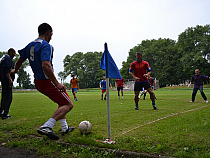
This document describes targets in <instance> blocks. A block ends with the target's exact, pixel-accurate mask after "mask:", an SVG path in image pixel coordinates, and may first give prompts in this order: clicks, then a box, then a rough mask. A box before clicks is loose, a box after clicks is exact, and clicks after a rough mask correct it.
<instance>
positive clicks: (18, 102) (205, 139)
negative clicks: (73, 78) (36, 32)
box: [0, 86, 210, 158]
mask: <svg viewBox="0 0 210 158" xmlns="http://www.w3.org/2000/svg"><path fill="white" fill-rule="evenodd" d="M209 87H210V86H207V87H206V88H204V92H205V94H206V96H207V98H210V90H209ZM154 92H155V95H156V97H157V100H156V105H157V107H158V109H159V110H157V111H154V110H153V108H152V105H151V100H150V99H149V95H148V94H147V96H146V100H140V102H139V108H140V109H139V110H137V111H135V110H134V100H133V98H134V92H132V91H124V100H122V99H120V100H119V99H118V97H117V92H116V91H112V90H111V91H110V111H111V139H112V140H115V141H116V143H115V144H114V145H113V144H112V145H110V144H103V143H99V142H96V141H94V140H96V139H97V140H105V139H106V138H107V136H108V134H107V104H106V103H107V102H106V101H104V100H103V101H101V100H100V94H101V91H100V90H99V89H85V90H79V91H78V93H77V97H78V101H77V102H74V108H73V109H72V111H70V112H69V113H68V114H67V122H68V125H69V126H74V127H75V128H76V129H75V131H73V132H72V133H69V134H68V135H66V136H63V137H62V136H61V134H60V131H59V130H60V129H61V125H60V122H59V121H58V122H57V123H56V124H55V126H54V128H53V130H54V132H55V133H56V134H58V135H59V136H60V139H59V142H56V141H52V140H49V139H48V138H47V137H46V136H40V135H39V134H38V133H37V131H36V130H37V129H38V128H39V127H40V126H41V125H43V124H44V123H45V122H46V121H47V120H48V119H49V118H50V117H51V115H52V114H53V112H54V111H55V110H56V108H57V105H56V104H55V103H53V102H52V101H51V100H50V99H48V98H47V97H45V96H44V95H42V94H40V93H39V92H25V93H24V92H15V93H13V102H12V105H11V108H10V115H12V116H14V117H15V118H14V119H8V120H1V121H0V143H3V144H4V145H5V146H9V147H19V148H28V149H31V150H35V151H37V154H38V155H40V156H41V157H44V156H45V155H47V156H50V157H115V156H116V155H115V152H114V151H118V150H126V151H135V152H139V153H145V154H148V153H149V154H153V155H164V156H174V157H188V158H194V157H197V158H198V157H199V158H200V157H204V158H205V157H206V158H207V157H210V148H209V147H210V139H209V135H210V120H209V116H210V106H209V103H208V104H207V103H205V102H204V100H203V99H202V97H201V95H200V93H199V92H198V94H197V96H196V100H195V102H194V103H190V102H189V101H190V99H191V94H192V87H191V88H187V87H186V86H185V87H174V90H173V91H172V90H171V87H167V88H162V89H159V90H156V91H154ZM69 95H70V97H71V98H73V96H72V94H71V92H70V91H69ZM193 109H195V110H193ZM190 110H193V111H190ZM181 112H184V113H181ZM175 114H177V115H175ZM84 120H88V121H90V122H91V123H92V126H93V128H92V132H91V133H90V134H89V135H81V134H80V132H79V130H78V125H79V123H80V122H81V121H84ZM152 121H154V122H152ZM66 143H68V144H76V145H70V146H69V145H68V146H67V145H65V144H66ZM84 145H85V146H84ZM99 148H100V149H101V148H104V150H98V149H99ZM106 148H107V149H113V152H107V151H105V149H106ZM122 157H123V156H122Z"/></svg>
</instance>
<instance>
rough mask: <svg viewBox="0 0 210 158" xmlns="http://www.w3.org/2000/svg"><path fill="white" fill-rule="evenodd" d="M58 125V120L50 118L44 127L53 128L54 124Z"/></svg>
mask: <svg viewBox="0 0 210 158" xmlns="http://www.w3.org/2000/svg"><path fill="white" fill-rule="evenodd" d="M55 123H56V120H55V119H53V118H50V119H49V120H48V121H47V122H45V124H44V125H43V126H42V127H49V128H53V126H54V124H55Z"/></svg>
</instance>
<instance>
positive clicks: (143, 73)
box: [129, 52, 157, 110]
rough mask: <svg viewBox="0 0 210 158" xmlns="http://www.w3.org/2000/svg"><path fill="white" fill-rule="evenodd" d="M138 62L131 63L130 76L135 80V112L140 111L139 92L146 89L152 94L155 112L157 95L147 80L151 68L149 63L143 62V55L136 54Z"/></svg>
mask: <svg viewBox="0 0 210 158" xmlns="http://www.w3.org/2000/svg"><path fill="white" fill-rule="evenodd" d="M136 59H137V60H136V61H134V62H132V63H131V66H130V69H129V74H130V75H131V76H132V77H133V78H134V79H135V84H134V93H135V97H134V101H135V110H138V109H139V105H138V102H139V92H140V91H141V90H142V88H143V87H144V89H145V90H147V91H148V92H149V94H150V99H151V100H152V106H153V109H154V110H157V107H156V105H155V94H154V93H153V91H152V87H151V85H150V83H149V81H148V79H147V77H148V76H149V75H150V74H151V68H150V66H149V63H148V62H147V61H144V60H142V53H140V52H138V53H136Z"/></svg>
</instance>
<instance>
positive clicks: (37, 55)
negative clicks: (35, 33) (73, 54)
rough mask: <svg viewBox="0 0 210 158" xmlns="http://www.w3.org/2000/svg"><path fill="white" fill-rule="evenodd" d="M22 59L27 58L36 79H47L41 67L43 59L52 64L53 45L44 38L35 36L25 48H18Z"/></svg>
mask: <svg viewBox="0 0 210 158" xmlns="http://www.w3.org/2000/svg"><path fill="white" fill-rule="evenodd" d="M18 53H19V54H20V56H21V58H22V59H23V60H26V59H28V60H29V63H30V66H31V69H32V71H33V73H34V78H35V79H36V80H43V79H48V77H47V76H46V75H45V73H44V71H43V69H42V62H43V61H50V62H51V66H52V68H53V65H52V58H53V47H52V46H51V45H50V44H49V43H48V42H47V41H45V40H43V39H40V38H37V39H36V40H34V41H33V42H31V43H29V44H28V45H27V46H26V47H25V48H23V49H22V50H19V51H18Z"/></svg>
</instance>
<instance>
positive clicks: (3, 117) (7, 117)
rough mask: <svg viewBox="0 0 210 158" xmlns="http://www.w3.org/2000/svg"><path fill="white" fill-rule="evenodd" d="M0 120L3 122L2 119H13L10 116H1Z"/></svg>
mask: <svg viewBox="0 0 210 158" xmlns="http://www.w3.org/2000/svg"><path fill="white" fill-rule="evenodd" d="M1 118H2V120H4V119H11V118H14V117H12V116H10V115H7V116H4V115H2V116H1Z"/></svg>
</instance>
